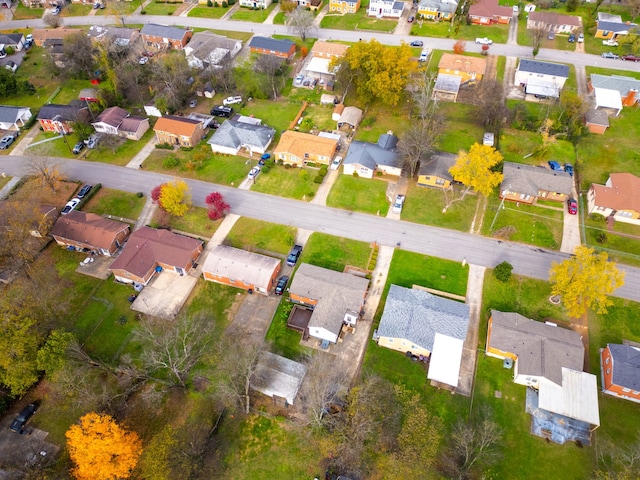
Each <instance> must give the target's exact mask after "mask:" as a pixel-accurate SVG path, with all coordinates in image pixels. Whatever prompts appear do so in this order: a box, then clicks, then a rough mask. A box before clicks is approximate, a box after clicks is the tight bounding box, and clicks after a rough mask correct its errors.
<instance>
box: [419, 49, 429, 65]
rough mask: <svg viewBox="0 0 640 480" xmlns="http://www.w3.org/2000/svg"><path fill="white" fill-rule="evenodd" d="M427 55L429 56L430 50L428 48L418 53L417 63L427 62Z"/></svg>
mask: <svg viewBox="0 0 640 480" xmlns="http://www.w3.org/2000/svg"><path fill="white" fill-rule="evenodd" d="M429 55H431V49H430V48H425V49H424V50H422V52H421V53H420V58H419V59H418V61H419V62H426V61H427V60H429Z"/></svg>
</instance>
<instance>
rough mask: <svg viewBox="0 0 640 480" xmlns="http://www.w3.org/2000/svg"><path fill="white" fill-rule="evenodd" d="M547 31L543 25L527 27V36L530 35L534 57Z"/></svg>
mask: <svg viewBox="0 0 640 480" xmlns="http://www.w3.org/2000/svg"><path fill="white" fill-rule="evenodd" d="M548 33H549V32H548V31H547V30H546V29H545V28H543V27H536V28H530V29H529V36H530V37H531V42H532V43H533V58H536V56H537V55H538V52H539V51H540V46H541V45H542V41H543V40H544V39H545V38H546V36H547V35H548Z"/></svg>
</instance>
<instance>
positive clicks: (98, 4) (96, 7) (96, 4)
mask: <svg viewBox="0 0 640 480" xmlns="http://www.w3.org/2000/svg"><path fill="white" fill-rule="evenodd" d="M99 8H100V2H96V3H94V4H93V9H94V10H97V9H99Z"/></svg>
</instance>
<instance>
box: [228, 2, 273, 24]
mask: <svg viewBox="0 0 640 480" xmlns="http://www.w3.org/2000/svg"><path fill="white" fill-rule="evenodd" d="M275 7H276V4H275V3H272V4H271V5H269V6H268V7H267V8H260V9H256V10H253V9H251V8H245V7H241V8H238V9H237V10H236V11H235V12H233V15H231V20H238V21H241V22H256V23H262V22H264V21H265V20H266V19H267V17H268V16H269V14H270V13H271V12H272V11H273V9H274V8H275Z"/></svg>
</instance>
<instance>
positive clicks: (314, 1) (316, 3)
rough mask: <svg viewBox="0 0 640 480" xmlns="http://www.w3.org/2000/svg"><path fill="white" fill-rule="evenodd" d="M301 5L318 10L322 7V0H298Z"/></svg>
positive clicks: (313, 10)
mask: <svg viewBox="0 0 640 480" xmlns="http://www.w3.org/2000/svg"><path fill="white" fill-rule="evenodd" d="M296 1H297V3H298V6H299V7H302V8H308V9H309V10H311V11H312V12H317V11H318V9H320V7H322V0H296Z"/></svg>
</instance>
